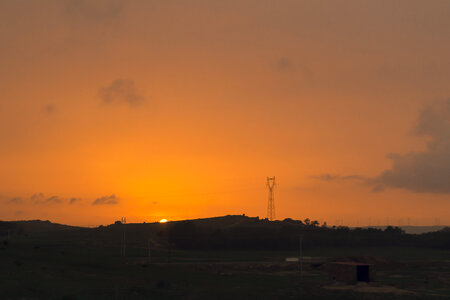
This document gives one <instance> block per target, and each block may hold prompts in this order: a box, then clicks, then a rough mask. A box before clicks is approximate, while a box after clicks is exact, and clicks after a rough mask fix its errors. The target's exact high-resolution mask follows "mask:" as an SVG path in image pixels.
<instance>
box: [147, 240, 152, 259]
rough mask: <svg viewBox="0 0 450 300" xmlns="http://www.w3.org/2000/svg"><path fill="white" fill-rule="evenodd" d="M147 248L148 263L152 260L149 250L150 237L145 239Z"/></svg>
mask: <svg viewBox="0 0 450 300" xmlns="http://www.w3.org/2000/svg"><path fill="white" fill-rule="evenodd" d="M147 250H148V264H150V263H151V262H152V256H151V250H150V239H148V240H147Z"/></svg>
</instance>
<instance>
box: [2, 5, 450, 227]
mask: <svg viewBox="0 0 450 300" xmlns="http://www.w3.org/2000/svg"><path fill="white" fill-rule="evenodd" d="M449 16H450V1H447V0H442V1H439V0H435V1H423V0H403V1H383V0H378V1H365V0H355V1H335V0H328V1H322V0H309V1H301V0H283V1H275V0H273V1H267V0H236V1H234V0H228V1H218V0H192V1H181V0H179V1H176V0H164V1H151V0H127V1H125V0H123V1H122V0H110V1H106V0H96V1H88V0H52V1H51V0H39V1H29V0H1V1H0V97H1V98H0V141H1V143H0V219H2V220H17V219H20V220H23V219H43V220H47V219H48V220H51V221H54V222H59V223H65V224H74V225H99V224H108V223H111V222H114V221H115V220H118V219H120V218H121V217H122V216H125V217H127V219H128V222H143V221H146V222H150V221H158V220H160V219H162V218H166V219H168V220H177V219H185V218H200V217H212V216H219V215H226V214H243V213H245V214H246V215H249V216H259V217H265V216H266V207H267V190H266V187H265V180H266V177H267V176H276V181H277V184H278V186H277V187H276V190H275V206H276V217H277V219H284V218H294V219H304V218H307V217H308V218H311V219H317V220H321V221H327V223H328V224H344V225H345V224H346V225H351V226H356V225H384V224H386V223H390V224H395V225H406V224H407V223H408V222H409V223H410V224H413V225H434V224H438V223H439V224H441V225H445V224H450V213H449V211H450V100H448V99H449V98H450V18H449ZM408 220H409V221H408Z"/></svg>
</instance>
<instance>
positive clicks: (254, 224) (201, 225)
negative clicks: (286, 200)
mask: <svg viewBox="0 0 450 300" xmlns="http://www.w3.org/2000/svg"><path fill="white" fill-rule="evenodd" d="M0 229H1V230H0V231H1V232H3V235H4V234H5V232H6V231H7V230H8V229H9V230H10V232H12V233H13V234H15V235H31V236H37V237H48V238H52V237H58V238H59V239H71V240H77V241H80V243H86V241H89V243H95V244H98V245H105V246H106V245H110V246H112V245H117V244H120V243H121V240H122V238H123V234H124V232H126V239H127V244H128V245H129V246H130V247H147V243H148V242H149V241H150V243H151V244H152V247H158V248H176V249H198V250H227V249H230V250H293V249H297V248H298V243H299V236H300V235H302V236H303V244H304V247H306V248H308V247H360V246H361V247H362V246H371V247H372V246H375V247H378V246H407V247H430V248H446V249H450V230H448V228H444V229H442V230H439V231H436V232H429V233H423V234H407V233H405V232H404V231H403V230H402V229H401V228H398V227H391V226H388V227H386V228H384V229H377V228H349V227H345V226H340V227H334V226H333V227H327V226H319V223H318V222H316V221H310V220H308V219H306V220H304V221H300V220H292V219H285V220H283V221H268V220H267V219H259V218H257V217H256V218H253V217H247V216H245V215H231V216H223V217H215V218H205V219H194V220H184V221H173V222H167V223H163V224H162V223H131V224H126V225H123V224H121V223H120V222H116V223H114V224H111V225H107V226H99V227H97V228H85V227H75V226H67V225H61V224H55V223H51V222H49V221H16V222H0Z"/></svg>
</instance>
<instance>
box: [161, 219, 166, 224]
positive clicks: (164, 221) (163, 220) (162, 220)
mask: <svg viewBox="0 0 450 300" xmlns="http://www.w3.org/2000/svg"><path fill="white" fill-rule="evenodd" d="M166 222H167V220H166V219H161V220H160V221H159V223H166Z"/></svg>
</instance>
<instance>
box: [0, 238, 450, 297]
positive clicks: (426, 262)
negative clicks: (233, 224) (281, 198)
mask: <svg viewBox="0 0 450 300" xmlns="http://www.w3.org/2000/svg"><path fill="white" fill-rule="evenodd" d="M127 252H128V253H127V258H122V257H121V256H120V248H117V247H114V248H113V247H102V246H99V245H96V244H95V242H93V243H91V244H85V245H80V244H79V243H71V242H70V241H68V240H54V239H52V238H46V239H38V238H36V239H33V238H30V237H16V238H15V239H11V240H10V241H9V242H8V243H3V244H2V245H1V246H0V299H450V251H448V250H438V249H421V248H407V247H381V248H374V247H371V248H367V247H365V248H310V249H306V250H305V252H304V255H305V256H311V257H319V258H318V259H317V261H319V262H316V263H311V264H309V263H308V264H305V265H304V268H303V276H302V277H301V276H300V272H299V269H298V265H297V264H296V263H285V262H284V259H285V257H291V256H297V255H298V254H297V253H296V252H282V251H207V252H196V251H169V250H154V251H152V260H153V263H151V264H148V261H147V259H146V258H145V256H146V255H147V250H146V249H139V248H135V249H133V248H130V249H128V250H127ZM336 258H340V259H341V260H342V259H343V260H362V261H367V262H371V263H375V264H376V267H377V281H376V282H374V283H371V284H358V285H353V286H348V285H345V284H338V283H332V282H330V281H329V280H328V275H327V271H326V264H321V263H320V261H324V260H334V259H336ZM313 259H314V258H313Z"/></svg>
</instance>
